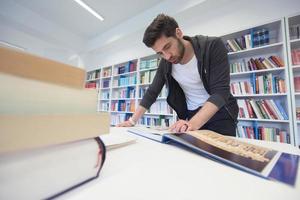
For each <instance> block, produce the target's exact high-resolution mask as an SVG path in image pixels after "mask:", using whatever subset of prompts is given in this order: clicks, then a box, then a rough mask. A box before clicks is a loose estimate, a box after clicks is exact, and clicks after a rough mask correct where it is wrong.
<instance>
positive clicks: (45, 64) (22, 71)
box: [0, 47, 86, 88]
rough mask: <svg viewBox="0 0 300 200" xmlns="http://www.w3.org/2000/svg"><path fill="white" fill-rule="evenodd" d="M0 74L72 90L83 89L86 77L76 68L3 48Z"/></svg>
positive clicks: (0, 59) (0, 53)
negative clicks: (66, 87)
mask: <svg viewBox="0 0 300 200" xmlns="http://www.w3.org/2000/svg"><path fill="white" fill-rule="evenodd" d="M0 72H2V73H6V74H11V75H15V76H20V77H23V78H28V79H34V80H38V81H43V82H48V83H52V84H58V85H63V86H68V87H72V88H84V83H85V76H86V73H85V70H83V69H80V68H78V67H74V66H71V65H67V64H63V63H59V62H56V61H53V60H49V59H47V58H42V57H39V56H35V55H32V54H29V53H25V52H22V51H17V50H14V49H10V48H5V47H0Z"/></svg>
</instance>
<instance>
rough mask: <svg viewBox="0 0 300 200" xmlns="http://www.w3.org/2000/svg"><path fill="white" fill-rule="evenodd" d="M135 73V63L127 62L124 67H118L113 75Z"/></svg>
mask: <svg viewBox="0 0 300 200" xmlns="http://www.w3.org/2000/svg"><path fill="white" fill-rule="evenodd" d="M134 71H136V62H132V61H129V62H127V63H126V64H124V65H121V66H118V67H117V70H115V72H116V73H115V75H119V74H124V73H128V72H134Z"/></svg>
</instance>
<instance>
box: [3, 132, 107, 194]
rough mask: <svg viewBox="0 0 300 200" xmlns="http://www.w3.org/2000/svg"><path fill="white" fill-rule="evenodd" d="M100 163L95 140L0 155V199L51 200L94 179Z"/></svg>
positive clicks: (101, 150) (101, 157) (101, 147)
mask: <svg viewBox="0 0 300 200" xmlns="http://www.w3.org/2000/svg"><path fill="white" fill-rule="evenodd" d="M15 140H17V139H16V138H15ZM104 161H105V146H104V144H103V143H102V142H101V139H100V138H99V137H96V138H89V139H84V140H79V141H74V142H69V143H64V144H59V145H51V146H47V147H43V148H35V149H31V150H22V151H17V152H10V153H5V154H3V153H2V152H0V171H1V173H0V184H1V187H0V199H53V198H55V197H57V196H59V195H62V194H64V193H65V192H68V191H69V190H71V189H74V188H76V187H78V186H80V185H82V184H84V183H86V182H88V181H91V180H93V179H95V178H97V177H98V176H99V172H100V169H101V168H102V166H103V163H104Z"/></svg>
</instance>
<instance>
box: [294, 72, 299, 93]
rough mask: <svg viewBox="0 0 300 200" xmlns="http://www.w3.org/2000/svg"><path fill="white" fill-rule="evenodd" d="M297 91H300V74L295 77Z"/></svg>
mask: <svg viewBox="0 0 300 200" xmlns="http://www.w3.org/2000/svg"><path fill="white" fill-rule="evenodd" d="M294 85H295V92H300V76H295V77H294Z"/></svg>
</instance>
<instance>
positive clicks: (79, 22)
mask: <svg viewBox="0 0 300 200" xmlns="http://www.w3.org/2000/svg"><path fill="white" fill-rule="evenodd" d="M14 2H15V3H17V4H19V5H21V6H23V7H24V8H26V9H29V10H31V11H33V12H34V13H37V14H38V15H39V16H40V17H41V18H44V19H46V20H48V21H51V22H53V23H55V24H57V25H59V26H60V27H63V28H65V29H67V30H68V31H70V32H72V33H74V34H75V35H77V36H78V37H80V38H82V39H84V40H86V39H91V38H93V37H95V36H97V35H99V34H101V33H103V32H105V31H107V30H109V29H111V28H113V27H114V26H116V25H118V24H120V23H122V22H123V21H126V20H128V19H129V18H131V17H133V16H135V15H137V14H139V13H141V12H143V11H144V10H146V9H149V8H151V7H153V6H154V5H156V4H157V3H159V2H161V0H143V1H141V0H126V1H124V0H109V1H106V0H84V2H85V3H86V4H87V5H89V6H90V7H91V8H93V9H94V10H95V11H96V12H98V13H99V14H100V15H101V16H103V17H104V19H105V20H104V21H100V20H98V19H97V18H96V17H94V16H93V15H91V14H90V13H89V12H87V11H86V10H85V9H83V8H82V7H81V6H80V5H78V4H77V3H76V2H74V1H73V0H14ZM12 14H13V13H12ZM28 23H31V22H30V21H28Z"/></svg>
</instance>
